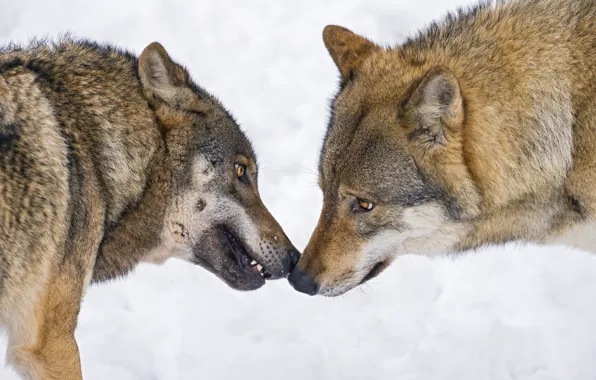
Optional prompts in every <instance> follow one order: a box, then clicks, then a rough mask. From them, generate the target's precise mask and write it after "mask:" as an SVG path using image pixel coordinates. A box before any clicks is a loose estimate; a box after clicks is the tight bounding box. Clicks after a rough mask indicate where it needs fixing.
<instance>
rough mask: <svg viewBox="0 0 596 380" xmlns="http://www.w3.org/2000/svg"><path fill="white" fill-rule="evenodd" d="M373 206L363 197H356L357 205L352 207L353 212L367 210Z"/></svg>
mask: <svg viewBox="0 0 596 380" xmlns="http://www.w3.org/2000/svg"><path fill="white" fill-rule="evenodd" d="M373 208H375V204H374V203H372V202H369V201H367V200H364V199H358V206H357V207H355V208H354V212H368V211H370V210H372V209H373Z"/></svg>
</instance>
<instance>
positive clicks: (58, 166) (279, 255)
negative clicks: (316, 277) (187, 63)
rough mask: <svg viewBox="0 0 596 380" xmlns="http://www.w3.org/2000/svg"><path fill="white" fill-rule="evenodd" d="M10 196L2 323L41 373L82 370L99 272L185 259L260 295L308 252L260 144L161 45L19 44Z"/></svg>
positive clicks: (1, 274)
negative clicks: (84, 301)
mask: <svg viewBox="0 0 596 380" xmlns="http://www.w3.org/2000/svg"><path fill="white" fill-rule="evenodd" d="M0 194H1V196H0V327H3V328H5V329H7V331H8V337H9V348H8V353H7V358H8V361H9V363H11V364H12V365H13V366H14V367H15V368H16V370H17V371H18V372H19V373H20V374H21V375H22V376H23V377H24V378H26V379H31V380H33V379H36V380H50V379H56V380H57V379H60V380H76V379H81V369H80V362H79V354H78V348H77V344H76V341H75V338H74V331H75V328H76V323H77V315H78V313H79V309H80V303H81V297H82V296H83V294H84V291H85V288H86V287H87V285H88V284H89V283H94V282H98V281H105V280H109V279H113V278H116V277H119V276H124V275H126V274H127V273H129V272H130V271H131V270H132V269H133V268H134V267H135V265H137V264H138V263H139V262H144V261H146V262H163V261H165V260H166V259H168V258H172V257H175V258H180V259H184V260H187V261H189V262H192V263H194V264H197V265H200V266H202V267H204V268H206V269H208V270H209V271H211V272H212V273H214V274H215V275H217V276H218V277H219V278H221V279H222V280H223V281H225V282H226V283H227V284H228V285H229V286H230V287H232V288H235V289H239V290H253V289H257V288H259V287H261V286H262V285H263V284H265V281H266V279H276V278H282V277H286V276H287V274H288V273H289V272H290V270H291V269H292V267H293V266H294V264H295V262H296V261H297V259H298V257H299V253H298V252H297V251H296V249H295V248H294V247H293V245H292V243H291V242H290V240H289V239H288V238H287V236H286V235H285V234H284V232H283V230H282V228H281V227H280V225H279V224H278V223H277V222H276V220H275V219H274V218H273V217H272V215H271V214H270V213H269V212H268V210H267V208H266V207H265V206H264V204H263V202H262V201H261V199H260V196H259V192H258V187H257V162H256V158H255V154H254V152H253V149H252V147H251V144H250V142H249V141H248V140H247V138H246V136H245V135H244V133H243V132H242V131H241V130H240V128H239V126H238V125H237V123H236V122H235V121H234V119H233V117H232V116H231V115H230V113H229V112H228V111H227V110H226V109H225V108H224V107H223V105H222V104H221V103H220V102H219V101H218V100H217V99H216V98H215V97H213V96H212V95H210V94H209V93H208V92H206V91H205V90H204V89H202V88H201V87H199V86H197V85H196V84H195V83H194V82H193V81H192V79H191V77H190V75H189V73H188V72H187V70H186V69H185V68H184V67H182V66H181V65H179V64H177V63H176V62H174V61H173V60H172V59H171V58H170V57H169V55H168V54H167V52H166V50H165V49H164V48H163V47H162V46H161V45H160V44H159V43H152V44H151V45H149V46H147V47H146V48H145V49H144V50H143V52H142V54H141V55H140V57H138V58H137V57H136V56H134V55H132V54H130V53H128V52H125V51H122V50H119V49H117V48H114V47H111V46H104V45H99V44H96V43H92V42H87V41H77V40H74V39H72V38H66V39H63V40H60V41H59V42H56V43H51V42H37V43H33V44H31V46H29V47H25V48H20V47H17V46H9V47H6V48H5V49H3V50H2V51H1V52H0Z"/></svg>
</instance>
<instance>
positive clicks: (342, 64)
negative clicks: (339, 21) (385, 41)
mask: <svg viewBox="0 0 596 380" xmlns="http://www.w3.org/2000/svg"><path fill="white" fill-rule="evenodd" d="M323 42H324V43H325V47H326V48H327V50H328V51H329V54H330V55H331V58H333V62H335V65H336V66H337V68H338V69H339V72H340V73H341V76H342V78H343V79H344V80H346V79H347V78H349V77H350V76H351V74H352V73H353V72H354V71H356V70H358V68H359V67H360V66H361V65H362V63H363V62H364V60H365V59H366V58H367V57H368V56H370V55H371V54H372V53H374V52H375V51H379V50H381V48H380V47H379V46H377V45H375V44H374V43H372V42H371V41H369V40H367V39H366V38H364V37H361V36H359V35H357V34H356V33H354V32H352V31H350V30H348V29H346V28H344V27H341V26H337V25H327V26H326V27H325V29H324V30H323Z"/></svg>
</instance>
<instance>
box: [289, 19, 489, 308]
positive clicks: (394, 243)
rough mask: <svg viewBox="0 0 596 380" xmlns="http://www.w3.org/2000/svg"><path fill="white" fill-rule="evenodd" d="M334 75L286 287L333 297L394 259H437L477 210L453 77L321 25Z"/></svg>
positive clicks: (443, 69)
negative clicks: (316, 190) (306, 219)
mask: <svg viewBox="0 0 596 380" xmlns="http://www.w3.org/2000/svg"><path fill="white" fill-rule="evenodd" d="M323 39H324V42H325V45H326V47H327V49H328V51H329V53H330V55H331V57H332V58H333V60H334V62H335V64H336V65H337V67H338V68H339V71H340V73H341V86H340V91H339V93H338V94H337V96H336V97H335V99H334V100H333V102H332V105H331V118H330V121H329V125H328V128H327V134H326V137H325V140H324V144H323V148H322V152H321V156H320V162H319V184H320V187H321V189H322V191H323V195H324V201H323V209H322V212H321V216H320V218H319V221H318V224H317V226H316V229H315V231H314V233H313V234H312V237H311V239H310V242H309V243H308V245H307V247H306V249H305V251H304V253H303V255H302V258H301V260H300V261H299V263H298V265H297V267H296V269H295V270H294V271H293V273H292V274H291V275H290V278H289V280H290V283H291V284H292V285H293V286H294V288H296V289H297V290H298V291H301V292H304V293H307V294H311V295H314V294H317V293H318V294H322V295H326V296H335V295H339V294H342V293H344V292H346V291H348V290H349V289H351V288H353V287H355V286H357V285H359V284H361V283H363V282H365V281H367V280H369V279H371V278H373V277H375V276H376V275H378V274H379V273H380V272H381V271H382V270H383V269H385V268H386V267H387V266H388V265H389V264H390V263H391V261H392V260H393V259H394V258H395V257H396V256H397V255H399V254H402V253H440V252H444V251H448V250H449V249H450V248H452V247H453V246H454V244H456V243H457V241H458V239H459V238H460V237H461V235H462V233H463V231H464V230H465V225H466V223H465V220H467V219H469V218H471V217H473V216H474V215H475V214H476V213H477V212H478V201H479V197H478V193H477V190H476V188H475V185H474V182H473V181H472V179H471V178H470V174H469V171H468V170H467V168H466V165H465V163H464V159H465V157H464V155H463V151H462V130H461V125H462V123H463V120H464V116H465V115H464V100H463V96H462V93H461V90H460V85H459V82H458V78H457V77H456V75H455V74H454V73H453V72H452V71H451V70H450V69H448V68H446V67H443V66H431V65H429V64H427V63H426V62H425V61H424V60H420V61H419V62H414V61H416V59H414V61H413V60H412V58H407V57H406V56H405V55H404V54H402V52H400V51H399V49H396V50H386V49H384V48H381V47H379V46H377V45H375V44H373V43H372V42H370V41H369V40H367V39H365V38H363V37H361V36H358V35H356V34H354V33H352V32H350V31H349V30H347V29H345V28H342V27H338V26H328V27H326V28H325V30H324V32H323Z"/></svg>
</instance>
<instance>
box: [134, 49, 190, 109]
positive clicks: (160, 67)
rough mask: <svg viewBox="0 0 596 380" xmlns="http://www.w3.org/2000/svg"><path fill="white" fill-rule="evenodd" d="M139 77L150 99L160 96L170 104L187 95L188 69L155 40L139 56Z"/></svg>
mask: <svg viewBox="0 0 596 380" xmlns="http://www.w3.org/2000/svg"><path fill="white" fill-rule="evenodd" d="M138 70H139V78H140V79H141V84H142V86H143V90H144V92H145V95H146V96H147V98H148V99H149V100H153V99H154V97H158V98H160V99H161V100H163V101H164V102H166V103H168V104H177V103H179V102H180V100H181V99H180V98H181V97H183V96H184V95H186V93H187V92H188V91H185V90H187V85H186V82H187V77H188V74H187V73H186V70H184V69H183V68H182V67H180V66H179V65H177V64H176V63H174V61H172V59H171V58H170V56H169V55H168V53H167V52H166V49H164V47H163V46H162V45H161V44H160V43H158V42H153V43H152V44H150V45H149V46H147V47H146V48H145V49H144V50H143V52H142V53H141V56H140V57H139V69H138Z"/></svg>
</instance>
